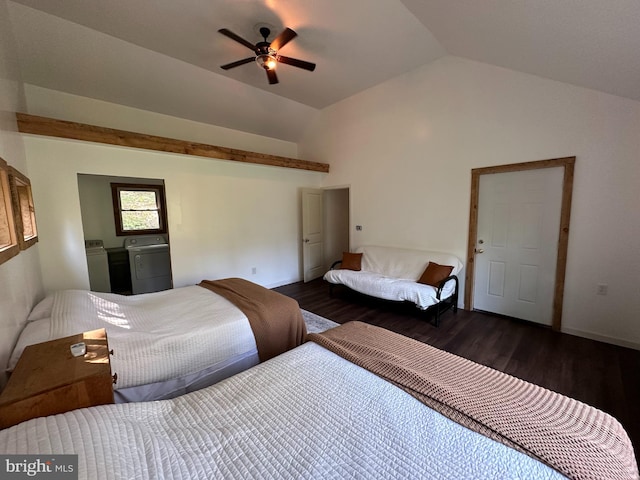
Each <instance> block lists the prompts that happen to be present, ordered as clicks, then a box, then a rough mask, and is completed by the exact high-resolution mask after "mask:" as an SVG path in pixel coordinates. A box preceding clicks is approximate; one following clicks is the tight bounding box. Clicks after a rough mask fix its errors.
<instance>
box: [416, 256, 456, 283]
mask: <svg viewBox="0 0 640 480" xmlns="http://www.w3.org/2000/svg"><path fill="white" fill-rule="evenodd" d="M452 270H453V267H452V266H451V265H440V264H438V263H435V262H429V264H428V265H427V268H426V269H425V270H424V273H423V274H422V275H421V276H420V278H419V279H418V283H423V284H425V285H431V286H432V287H437V286H438V285H440V282H442V280H444V279H445V278H447V277H448V276H449V275H451V271H452Z"/></svg>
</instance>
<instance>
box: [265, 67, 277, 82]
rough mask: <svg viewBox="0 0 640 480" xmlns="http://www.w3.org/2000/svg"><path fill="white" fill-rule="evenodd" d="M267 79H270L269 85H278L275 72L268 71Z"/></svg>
mask: <svg viewBox="0 0 640 480" xmlns="http://www.w3.org/2000/svg"><path fill="white" fill-rule="evenodd" d="M266 72H267V78H268V79H269V85H274V84H276V83H278V76H277V75H276V71H275V70H267V71H266Z"/></svg>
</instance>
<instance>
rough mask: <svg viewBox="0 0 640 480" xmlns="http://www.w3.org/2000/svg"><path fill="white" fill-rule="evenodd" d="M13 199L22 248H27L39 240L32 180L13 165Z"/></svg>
mask: <svg viewBox="0 0 640 480" xmlns="http://www.w3.org/2000/svg"><path fill="white" fill-rule="evenodd" d="M9 184H10V185H11V199H12V202H13V204H12V206H13V211H14V212H15V225H16V230H17V236H18V243H19V245H20V250H26V249H27V248H29V247H30V246H31V245H34V244H35V243H36V242H37V241H38V228H37V227H36V212H35V209H34V207H33V196H32V195H31V181H30V180H29V179H28V178H27V177H25V176H24V175H23V174H21V173H20V172H19V171H18V170H16V169H15V168H13V167H9Z"/></svg>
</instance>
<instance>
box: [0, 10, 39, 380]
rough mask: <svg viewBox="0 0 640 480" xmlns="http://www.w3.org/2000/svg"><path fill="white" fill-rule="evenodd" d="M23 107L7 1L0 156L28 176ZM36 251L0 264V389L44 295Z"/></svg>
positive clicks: (2, 18)
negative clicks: (19, 119)
mask: <svg viewBox="0 0 640 480" xmlns="http://www.w3.org/2000/svg"><path fill="white" fill-rule="evenodd" d="M24 105H25V102H24V90H23V86H22V81H21V80H20V74H19V69H18V60H17V58H16V53H15V45H14V40H13V38H12V37H11V28H10V25H9V16H8V11H7V2H6V0H0V157H2V158H3V159H4V160H5V161H6V162H7V163H8V164H9V165H11V166H13V167H15V168H17V169H18V170H19V171H20V172H22V173H24V174H25V175H27V176H28V175H29V171H28V169H27V163H26V159H25V154H24V147H23V143H22V138H21V136H20V135H19V134H18V133H17V126H16V121H15V112H16V111H18V110H22V109H24ZM36 221H39V217H38V218H37V219H36ZM38 249H39V246H38V245H37V244H36V245H35V246H33V247H31V248H29V249H27V250H25V251H23V252H21V253H20V254H18V255H17V256H15V257H13V258H12V259H10V260H9V261H7V262H5V263H3V264H2V265H0V388H2V386H4V383H5V381H6V378H5V375H4V366H5V365H6V363H7V361H8V359H9V354H10V353H11V349H12V348H13V344H14V341H15V339H16V338H17V336H18V333H19V331H20V329H21V328H22V325H23V324H24V321H25V319H26V318H27V315H28V313H29V311H30V310H31V307H32V306H33V305H34V303H35V302H36V300H39V299H40V298H41V297H42V295H43V292H42V281H41V278H40V267H39V265H38V262H39V255H38Z"/></svg>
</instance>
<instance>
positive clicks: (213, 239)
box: [23, 90, 326, 292]
mask: <svg viewBox="0 0 640 480" xmlns="http://www.w3.org/2000/svg"><path fill="white" fill-rule="evenodd" d="M53 93H54V94H53V95H52V98H53V99H54V100H55V99H59V98H63V97H68V98H69V99H70V104H69V105H70V111H72V110H73V105H75V104H77V103H82V104H83V105H85V106H86V107H87V108H89V109H92V106H93V105H94V101H92V100H89V99H79V98H77V97H74V96H66V95H62V96H58V95H57V94H55V92H53ZM28 94H29V90H28V91H27V95H28ZM32 104H33V103H30V105H32ZM64 105H65V104H64V103H63V102H61V103H60V104H59V111H55V112H50V114H51V116H54V117H57V118H63V119H69V116H68V115H67V112H66V110H64ZM34 109H35V107H34ZM100 109H108V110H110V111H111V112H113V113H117V111H118V110H120V113H121V114H120V115H117V114H112V117H111V119H112V121H113V122H114V123H111V124H109V125H108V126H110V127H113V128H123V127H122V125H120V124H119V123H118V118H122V119H123V122H125V121H126V123H127V124H128V125H129V127H127V128H126V129H129V130H134V131H141V132H143V133H153V132H149V131H148V130H147V129H146V127H147V125H149V124H151V125H154V126H155V127H156V128H157V129H160V130H162V129H164V128H166V126H165V125H164V122H165V121H166V122H168V123H169V124H170V125H171V126H175V131H176V132H182V131H186V130H189V127H191V126H192V125H193V123H194V122H186V123H185V124H183V123H182V121H181V120H180V119H177V118H171V117H166V116H162V115H158V114H153V113H150V112H142V111H139V110H136V109H131V108H127V107H120V106H118V105H112V104H105V102H98V101H96V103H95V109H94V110H100ZM29 113H33V112H32V111H31V106H30V107H29ZM125 119H126V120H125ZM136 119H137V120H138V122H136ZM87 121H89V122H91V121H92V120H91V119H89V120H87ZM95 123H97V122H95ZM131 126H133V128H132V127H131ZM138 127H140V128H138ZM207 130H210V131H211V132H212V134H214V135H215V134H219V133H220V131H218V129H217V127H212V126H204V125H198V126H197V128H196V129H195V131H207ZM244 135H246V138H245V144H244V145H242V142H240V141H239V139H241V138H243V136H244ZM172 136H174V137H175V136H176V135H172ZM177 137H178V138H180V136H179V135H178V136H177ZM234 137H235V139H236V142H235V143H236V145H235V146H236V147H237V148H238V147H239V148H243V149H245V150H252V151H258V152H265V153H273V151H274V150H278V151H279V153H281V154H282V153H283V152H284V151H287V152H293V151H295V150H297V146H296V145H288V144H287V142H282V141H280V140H273V139H268V138H266V137H260V136H257V135H251V134H243V133H242V132H234ZM23 138H24V143H25V148H26V152H27V163H28V166H29V171H30V172H31V183H32V188H33V195H34V203H35V208H36V212H37V214H38V228H39V233H40V251H41V256H42V259H41V263H42V274H43V281H44V287H45V290H46V291H47V292H50V291H54V290H58V289H63V288H88V287H89V281H88V273H87V265H86V260H85V254H84V236H83V229H82V220H81V210H80V197H79V192H78V180H77V174H79V173H81V174H93V175H108V176H123V177H140V178H154V179H162V180H164V182H165V191H166V195H167V213H168V224H169V235H170V237H171V263H172V273H173V282H174V286H176V287H180V286H184V285H189V284H194V283H197V282H199V281H200V280H202V279H213V278H222V277H228V276H239V277H244V278H247V279H249V280H252V281H254V282H256V283H259V284H262V285H265V286H268V287H272V286H276V285H283V284H286V283H290V282H294V281H297V280H299V279H300V246H299V245H300V241H299V239H300V225H299V210H300V201H299V188H300V187H317V186H319V185H320V183H321V182H322V178H323V176H324V175H326V174H321V173H317V172H307V171H301V170H292V169H285V168H278V167H268V166H260V165H252V164H245V163H238V162H231V161H222V160H214V159H209V158H198V157H192V156H187V155H174V154H167V153H162V152H153V151H145V150H138V149H131V148H122V147H115V146H110V145H101V144H93V143H88V142H79V141H72V140H63V139H54V138H48V137H40V136H35V135H25V136H24V137H23ZM223 140H224V139H223ZM217 143H218V144H221V143H222V142H217ZM238 144H239V145H238ZM224 146H228V145H224ZM269 150H271V151H269ZM254 267H255V268H256V271H257V273H256V274H252V269H253V268H254Z"/></svg>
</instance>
